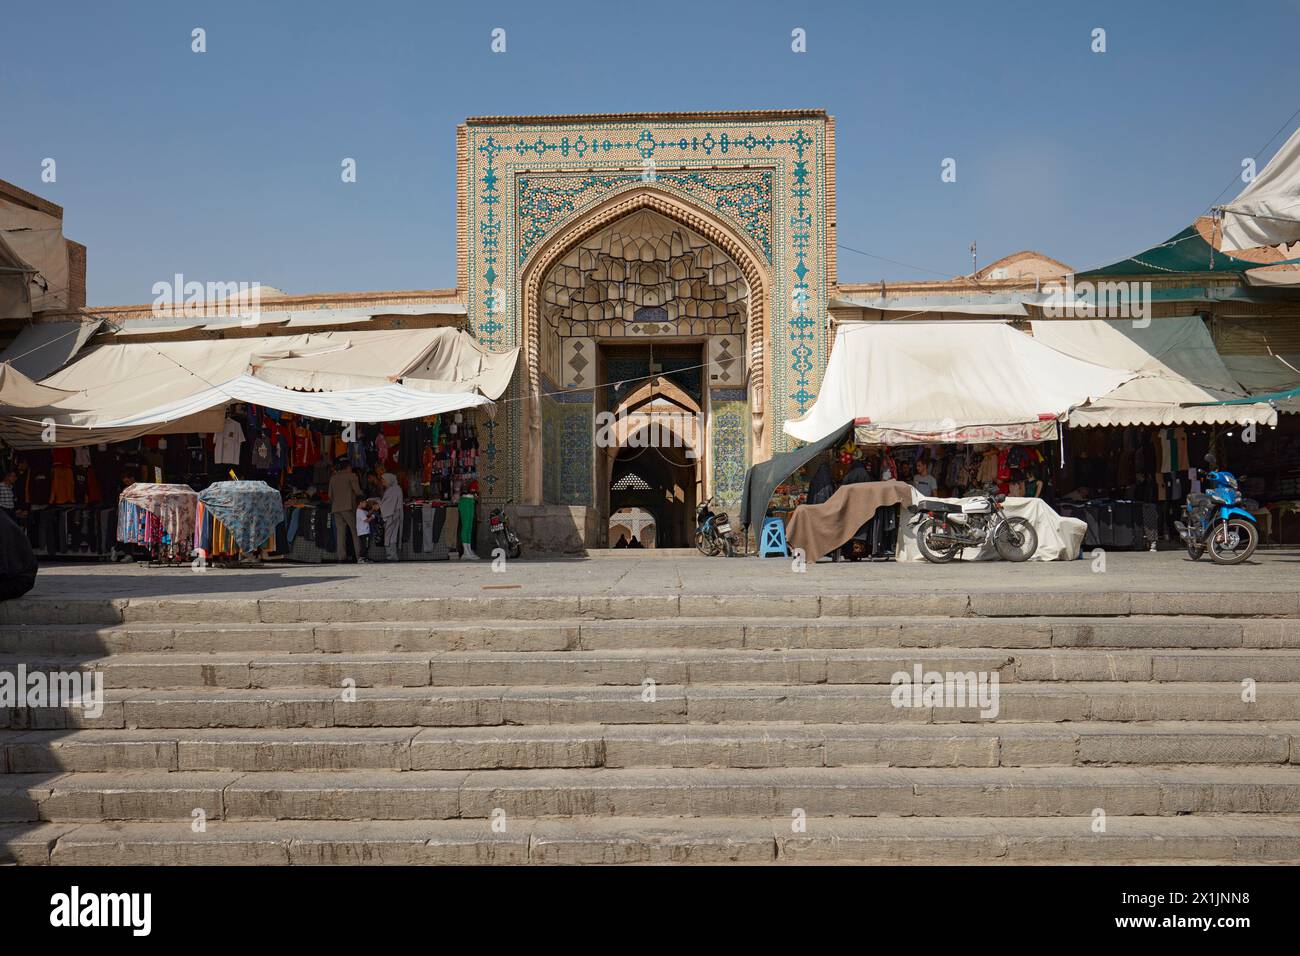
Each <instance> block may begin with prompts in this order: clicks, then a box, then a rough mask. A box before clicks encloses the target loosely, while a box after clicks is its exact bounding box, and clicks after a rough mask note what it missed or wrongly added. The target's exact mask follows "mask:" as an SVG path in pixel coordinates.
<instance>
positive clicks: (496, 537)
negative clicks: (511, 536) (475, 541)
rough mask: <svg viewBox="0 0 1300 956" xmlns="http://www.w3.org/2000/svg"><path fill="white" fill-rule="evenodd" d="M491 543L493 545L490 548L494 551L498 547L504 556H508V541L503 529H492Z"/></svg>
mask: <svg viewBox="0 0 1300 956" xmlns="http://www.w3.org/2000/svg"><path fill="white" fill-rule="evenodd" d="M492 543H493V545H495V547H494V548H493V549H492V550H494V551H496V550H498V549H500V551H501V553H502V554H504V555H505V556H506V557H510V543H509V542H508V541H506V533H505V532H504V531H493V532H492Z"/></svg>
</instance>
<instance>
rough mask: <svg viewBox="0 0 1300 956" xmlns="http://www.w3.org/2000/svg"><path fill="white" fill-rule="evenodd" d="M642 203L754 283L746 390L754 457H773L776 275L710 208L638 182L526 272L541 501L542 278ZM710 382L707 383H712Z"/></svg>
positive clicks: (534, 487)
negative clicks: (770, 380) (770, 396)
mask: <svg viewBox="0 0 1300 956" xmlns="http://www.w3.org/2000/svg"><path fill="white" fill-rule="evenodd" d="M642 209H650V210H653V211H655V212H657V213H659V214H660V215H662V216H664V217H665V218H668V219H670V220H673V221H674V222H676V223H678V224H679V225H681V226H684V227H686V228H688V229H692V230H694V231H695V232H696V233H698V234H699V235H701V236H703V237H704V238H705V239H708V240H709V241H710V242H712V243H714V244H715V245H716V246H717V247H718V248H719V249H721V250H722V251H723V252H725V253H726V254H727V256H729V257H730V258H731V261H732V262H733V263H735V265H736V267H737V268H739V269H740V270H741V273H742V274H743V275H744V278H745V282H746V284H747V285H748V287H749V301H748V319H747V324H746V329H745V335H746V338H747V343H746V344H747V346H748V352H749V364H748V369H747V382H746V384H747V388H748V391H749V398H750V417H751V440H752V442H753V452H754V455H753V460H754V461H756V462H757V461H764V460H766V459H767V458H768V457H769V456H770V449H771V436H770V434H769V431H768V428H767V421H768V417H769V415H768V400H767V388H766V384H767V382H766V369H767V359H768V351H769V341H768V340H769V336H768V326H769V321H770V319H769V312H770V306H769V301H770V292H771V276H770V273H769V270H768V268H767V265H766V263H765V259H764V257H763V254H762V252H761V251H760V250H758V249H757V248H756V247H754V246H753V245H752V244H751V243H750V241H749V240H748V238H746V237H744V236H742V235H741V234H739V233H738V232H737V231H736V230H735V229H733V228H732V227H731V226H730V225H728V224H727V223H725V222H723V221H722V220H721V219H720V218H718V217H717V216H716V215H714V214H713V213H712V212H710V211H709V210H707V209H705V208H704V207H702V206H699V205H697V204H695V203H692V202H690V201H688V200H685V199H682V198H681V197H679V196H676V195H673V194H672V193H669V192H667V191H665V190H664V189H662V188H659V187H657V186H655V185H654V184H653V183H647V184H643V185H637V186H633V187H631V188H630V189H629V190H626V191H624V192H620V193H616V194H615V195H613V196H611V197H608V198H607V199H605V200H604V201H603V202H601V203H599V204H598V205H596V206H595V207H593V208H592V209H590V210H588V211H587V212H585V213H583V214H582V215H581V216H579V217H577V218H575V219H573V220H572V221H570V222H568V223H566V224H565V225H563V226H562V227H561V228H560V229H558V230H557V231H556V233H555V234H554V235H553V236H550V237H549V238H548V239H546V240H545V241H544V242H542V243H541V244H539V245H538V247H537V248H536V249H534V250H533V252H532V253H531V254H530V255H529V257H528V258H527V259H526V260H525V261H524V263H523V266H522V269H521V271H520V278H519V283H520V285H519V289H520V296H519V298H518V299H517V300H516V301H518V302H520V304H521V306H522V310H523V316H522V318H523V328H522V332H523V336H522V338H523V342H522V344H523V350H524V359H525V366H526V368H527V376H528V377H527V381H526V386H525V387H526V389H527V405H526V421H525V427H524V429H523V460H524V462H525V463H526V464H525V468H524V487H523V500H524V501H526V502H529V503H541V500H542V455H541V407H540V393H541V379H540V374H541V368H540V363H541V333H542V329H541V326H542V321H541V308H540V306H541V295H542V283H543V281H544V280H545V278H546V276H547V274H548V273H549V272H550V271H551V269H552V267H553V266H555V265H556V263H558V262H559V261H560V260H561V259H563V258H564V257H565V256H567V255H568V254H569V253H570V252H571V251H572V250H573V249H574V248H575V247H576V246H578V245H580V244H581V243H583V242H585V241H586V240H588V239H590V238H591V237H592V236H593V235H595V234H596V233H598V232H600V231H601V230H603V229H605V228H606V227H608V226H610V225H612V224H614V223H616V222H618V221H619V220H621V219H623V218H625V217H627V216H629V215H631V214H632V213H634V212H637V211H638V210H642ZM706 387H707V384H706Z"/></svg>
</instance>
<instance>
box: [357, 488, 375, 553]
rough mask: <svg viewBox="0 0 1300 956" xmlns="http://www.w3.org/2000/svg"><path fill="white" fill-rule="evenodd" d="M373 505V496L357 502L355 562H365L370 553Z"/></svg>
mask: <svg viewBox="0 0 1300 956" xmlns="http://www.w3.org/2000/svg"><path fill="white" fill-rule="evenodd" d="M375 505H376V502H375V500H374V499H373V498H367V499H366V500H364V501H359V502H357V564H365V563H366V555H368V554H369V553H370V513H371V511H373V510H374V508H375Z"/></svg>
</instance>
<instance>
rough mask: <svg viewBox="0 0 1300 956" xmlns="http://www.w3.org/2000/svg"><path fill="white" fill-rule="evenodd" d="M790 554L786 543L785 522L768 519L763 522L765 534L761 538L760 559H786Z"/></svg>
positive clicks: (778, 519)
mask: <svg viewBox="0 0 1300 956" xmlns="http://www.w3.org/2000/svg"><path fill="white" fill-rule="evenodd" d="M788 553H789V548H787V547H786V543H785V522H784V521H782V520H781V519H780V518H768V519H767V520H766V521H764V522H763V532H762V534H761V535H760V537H759V544H758V556H759V557H760V558H767V557H771V556H772V555H774V554H775V555H776V556H777V557H780V558H784V557H785V556H786V555H787V554H788Z"/></svg>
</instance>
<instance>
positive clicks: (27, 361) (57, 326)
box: [0, 319, 103, 381]
mask: <svg viewBox="0 0 1300 956" xmlns="http://www.w3.org/2000/svg"><path fill="white" fill-rule="evenodd" d="M101 325H103V322H102V321H101V320H99V319H93V320H91V321H89V322H80V321H74V322H36V323H33V324H31V325H28V326H27V327H26V328H24V329H23V330H22V331H21V332H19V333H18V335H17V337H16V338H15V339H14V340H13V341H12V342H10V343H9V347H8V348H7V349H5V350H4V352H3V353H2V354H0V362H8V363H9V364H10V365H12V366H13V367H14V368H16V369H18V371H20V372H22V373H23V374H24V375H26V376H27V377H28V378H31V379H35V380H37V381H40V380H41V379H43V378H48V377H49V376H51V375H53V374H54V373H55V372H57V371H58V370H59V369H61V368H63V366H65V365H67V364H68V363H69V362H70V361H72V359H73V358H74V357H75V356H76V355H77V353H78V352H80V351H81V348H82V346H84V345H85V344H86V343H87V342H89V341H90V339H91V337H92V336H93V335H94V334H95V333H96V332H97V331H99V327H100V326H101Z"/></svg>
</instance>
